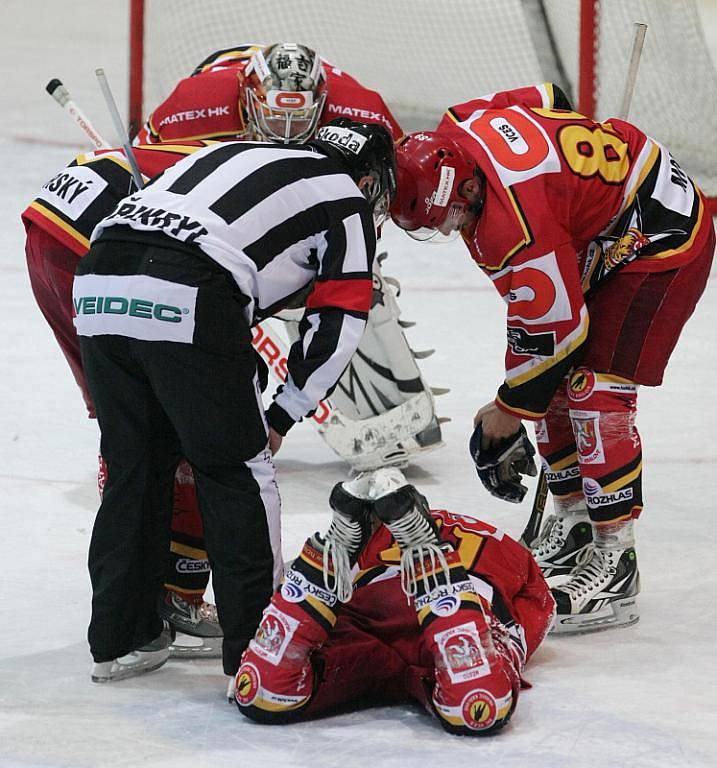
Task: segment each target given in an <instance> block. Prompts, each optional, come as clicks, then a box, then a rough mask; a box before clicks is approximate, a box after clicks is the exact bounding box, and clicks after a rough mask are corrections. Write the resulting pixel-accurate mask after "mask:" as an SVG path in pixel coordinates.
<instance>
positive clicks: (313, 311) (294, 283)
mask: <svg viewBox="0 0 717 768" xmlns="http://www.w3.org/2000/svg"><path fill="white" fill-rule="evenodd" d="M158 236H164V237H165V238H168V239H170V240H172V241H174V242H175V243H176V246H177V247H178V248H180V249H182V250H187V249H189V250H191V251H195V250H196V249H199V250H200V251H201V252H202V253H203V254H204V255H205V257H206V256H208V257H209V258H211V259H213V260H214V261H215V262H217V264H219V265H221V266H222V267H223V268H224V269H226V270H227V271H229V272H230V273H231V274H232V275H233V277H234V279H235V281H236V283H237V285H238V286H239V289H240V291H241V292H242V294H243V295H244V296H245V297H246V298H247V299H248V304H247V307H246V312H247V318H248V320H249V322H250V323H251V324H254V323H255V322H257V321H258V320H261V319H262V318H264V317H267V316H269V315H271V314H274V313H275V312H276V311H278V310H280V309H281V308H282V307H283V306H285V305H286V303H287V302H288V301H289V300H290V298H291V297H292V296H293V295H294V294H296V293H297V292H298V291H300V290H301V289H303V288H305V287H306V286H307V285H308V284H309V283H310V282H311V281H312V280H314V279H315V283H314V287H313V290H312V292H311V294H310V295H309V298H308V300H307V302H306V307H307V309H306V315H305V317H304V320H303V321H302V323H301V325H300V332H301V338H300V339H299V340H298V341H297V342H296V343H295V344H294V345H293V347H292V349H291V352H290V355H289V360H288V371H289V375H288V377H287V380H286V383H285V385H284V387H283V389H282V390H280V391H279V393H277V396H276V398H275V402H274V403H273V404H272V406H271V407H270V409H269V413H268V416H269V422H270V424H271V425H272V426H273V427H274V428H275V429H277V430H278V431H279V432H281V433H285V432H286V430H287V429H288V428H289V427H290V426H291V424H292V423H293V422H295V421H298V420H299V419H301V418H302V417H304V416H306V415H307V414H308V413H311V412H312V411H313V410H314V409H315V408H316V406H317V405H318V403H319V402H320V401H321V400H322V399H323V398H324V397H326V396H327V394H329V393H330V391H331V390H332V389H333V387H334V386H335V384H336V381H337V380H338V378H339V377H340V375H341V373H342V372H343V370H344V368H345V367H346V365H347V364H348V362H349V360H350V358H351V356H352V355H353V353H354V351H355V349H356V347H357V345H358V343H359V340H360V338H361V335H362V333H363V329H364V326H365V323H366V317H367V315H368V310H369V308H370V303H371V269H372V263H373V257H374V253H375V249H376V232H375V228H374V224H373V218H372V215H371V211H370V209H369V206H368V203H367V202H366V200H365V199H364V197H363V195H362V194H361V191H360V190H359V189H358V187H357V185H356V184H355V182H354V181H353V180H352V179H351V177H350V176H349V175H348V174H347V173H346V171H345V170H344V168H343V166H341V165H340V163H339V162H338V161H336V160H334V159H331V158H329V157H327V156H325V155H323V154H321V153H320V152H318V151H315V150H313V149H311V148H310V147H288V146H284V145H274V144H266V143H263V144H259V143H250V142H231V143H223V144H218V145H213V146H210V147H207V148H206V149H202V150H199V151H198V152H195V153H194V154H193V155H192V156H191V157H188V158H186V159H184V160H182V161H180V162H178V163H177V164H176V165H174V166H172V167H171V168H168V169H167V170H166V171H164V173H162V174H161V175H160V176H158V177H156V178H155V179H153V180H152V182H151V183H150V184H148V185H147V187H145V188H144V189H143V190H141V191H140V192H138V193H136V194H133V195H131V196H129V197H127V198H125V199H124V200H122V201H121V202H120V203H119V204H118V205H117V207H116V208H115V210H114V211H113V212H112V213H111V214H110V215H109V216H107V217H106V218H105V219H103V220H102V221H100V222H99V224H98V225H97V227H96V228H95V230H94V232H93V234H92V242H93V243H94V242H97V241H99V240H113V239H122V240H131V241H137V242H143V241H153V242H156V238H157V237H158ZM165 242H166V241H165Z"/></svg>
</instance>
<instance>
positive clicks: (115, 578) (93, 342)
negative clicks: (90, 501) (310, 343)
mask: <svg viewBox="0 0 717 768" xmlns="http://www.w3.org/2000/svg"><path fill="white" fill-rule="evenodd" d="M135 273H137V274H147V275H152V276H153V277H159V278H160V279H162V280H170V281H174V282H177V283H181V284H187V285H193V286H197V287H198V293H197V304H196V326H195V332H194V341H193V343H178V342H173V341H146V340H140V339H137V338H130V337H128V336H123V335H114V334H103V335H94V336H81V337H80V343H81V351H82V362H83V366H84V370H85V374H86V376H87V381H88V384H89V388H90V392H91V394H92V398H93V400H94V402H95V406H96V410H97V419H98V422H99V426H100V430H101V453H102V456H103V457H104V459H105V461H106V464H107V481H106V484H105V487H104V493H103V499H102V503H101V506H100V508H99V512H98V514H97V518H96V521H95V525H94V529H93V532H92V540H91V543H90V551H89V570H90V578H91V582H92V591H93V595H92V618H91V621H90V626H89V632H88V638H89V642H90V649H91V651H92V655H93V658H94V659H95V661H97V662H101V661H108V660H110V659H114V658H116V657H118V656H122V655H124V654H126V653H128V652H130V651H132V650H134V649H137V648H139V647H141V646H142V645H144V644H145V643H147V642H149V641H150V640H152V639H153V638H155V637H156V636H157V635H158V634H159V633H160V632H161V629H162V623H161V621H160V619H159V617H158V614H157V599H158V595H159V593H160V590H161V586H162V583H163V580H164V576H165V573H166V568H167V560H168V553H169V536H170V519H171V509H172V487H173V477H174V472H175V469H176V467H177V464H178V462H179V459H180V457H181V456H184V457H186V459H187V460H188V461H189V463H190V464H191V466H192V468H193V470H194V475H195V478H196V485H197V495H198V500H199V506H200V510H201V513H202V519H203V524H204V531H205V537H206V546H207V552H208V556H209V561H210V565H211V568H212V578H213V585H214V594H215V598H216V603H217V609H218V612H219V619H220V622H221V625H222V628H223V630H224V671H225V673H226V674H234V673H235V672H236V670H237V668H238V666H239V660H240V657H241V654H242V652H243V650H244V648H245V647H246V645H247V644H248V642H249V640H250V639H251V638H252V637H253V635H254V632H255V631H256V628H257V626H258V624H259V621H260V618H261V612H262V610H263V608H264V607H265V606H266V604H267V603H268V602H269V599H270V597H271V594H272V590H273V584H274V577H275V558H277V559H278V560H279V562H280V557H281V556H280V542H279V533H278V514H279V497H278V491H277V488H276V483H275V480H274V465H273V461H272V457H271V454H270V453H269V451H268V448H267V430H266V424H265V420H264V414H263V407H262V405H261V395H260V391H259V385H258V381H257V375H256V365H255V362H254V354H253V351H252V347H251V333H250V330H249V327H248V325H247V322H246V319H245V317H244V313H243V307H244V305H245V301H244V300H243V297H241V294H239V292H238V290H237V289H236V286H235V285H234V284H233V282H232V281H231V279H230V277H229V276H228V274H227V273H225V272H224V271H223V270H222V269H221V268H219V267H217V266H216V265H214V264H213V263H207V262H205V261H203V260H200V259H198V258H197V257H196V256H194V255H192V254H187V253H179V252H174V251H171V250H168V249H164V248H157V247H154V246H149V247H148V246H145V245H142V244H137V243H119V242H109V243H104V244H98V245H97V246H94V247H93V248H92V250H91V251H90V254H89V255H88V256H87V257H86V258H85V259H83V261H82V262H81V264H80V267H79V268H78V272H77V274H78V276H79V275H80V274H93V275H97V274H100V275H102V274H104V275H107V274H112V275H116V274H135Z"/></svg>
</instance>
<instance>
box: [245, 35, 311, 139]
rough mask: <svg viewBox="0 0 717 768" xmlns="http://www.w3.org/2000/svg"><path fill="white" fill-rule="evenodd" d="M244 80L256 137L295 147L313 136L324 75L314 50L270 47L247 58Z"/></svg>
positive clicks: (279, 45) (287, 45) (288, 45)
mask: <svg viewBox="0 0 717 768" xmlns="http://www.w3.org/2000/svg"><path fill="white" fill-rule="evenodd" d="M244 78H245V83H244V85H245V87H244V98H245V101H246V103H245V105H244V106H245V108H246V113H247V122H248V124H249V129H250V130H251V132H252V134H253V136H254V137H255V138H257V139H260V140H263V141H274V142H280V143H283V144H295V143H301V142H304V141H306V140H307V139H309V138H310V137H311V136H312V134H313V133H314V131H315V130H316V126H317V124H318V122H319V118H320V117H321V112H322V110H323V108H324V102H325V101H326V75H325V73H324V69H323V67H322V66H321V59H320V58H319V56H318V54H317V53H316V52H315V51H313V50H312V49H311V48H308V47H307V46H305V45H298V44H297V43H277V44H275V45H270V46H269V47H268V48H264V49H263V50H260V51H257V52H256V53H255V54H254V55H253V56H252V57H251V60H250V62H249V64H248V65H247V68H246V70H245V72H244Z"/></svg>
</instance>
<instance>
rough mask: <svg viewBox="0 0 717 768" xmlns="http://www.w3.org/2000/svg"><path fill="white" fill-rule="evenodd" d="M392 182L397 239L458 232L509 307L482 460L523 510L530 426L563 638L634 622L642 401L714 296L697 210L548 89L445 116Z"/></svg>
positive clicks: (647, 154) (705, 220)
mask: <svg viewBox="0 0 717 768" xmlns="http://www.w3.org/2000/svg"><path fill="white" fill-rule="evenodd" d="M561 105H562V107H563V108H562V109H561V108H557V107H560V106H561ZM398 172H399V195H398V199H397V201H396V203H395V206H394V211H393V214H394V221H395V222H396V223H397V224H398V225H399V226H400V227H402V228H403V229H406V230H409V232H414V233H420V230H421V228H425V229H426V230H427V231H428V232H429V233H430V232H436V231H441V232H443V233H444V234H447V233H450V232H451V231H455V230H459V231H460V234H461V235H462V237H463V240H464V241H465V243H466V245H467V247H468V249H469V251H470V254H471V256H472V257H473V259H474V260H475V262H476V263H477V264H478V266H479V267H481V269H482V270H483V271H484V272H485V273H486V274H487V275H488V276H489V277H490V279H491V280H492V281H493V283H494V285H495V287H496V288H497V290H498V292H499V293H500V295H501V296H502V297H503V298H504V300H505V301H506V304H507V308H508V310H507V337H508V338H507V341H508V345H507V350H506V355H505V367H506V376H505V381H504V383H503V384H502V385H501V386H500V387H499V388H498V392H497V395H496V396H495V399H494V400H493V401H491V402H490V403H488V404H487V405H485V406H483V407H482V408H481V409H480V410H479V411H478V413H477V414H476V419H475V422H476V435H475V436H474V444H475V446H476V451H475V454H477V455H474V458H475V459H476V464H477V466H478V469H479V475H480V476H481V479H482V480H483V482H484V484H486V486H487V487H488V488H489V490H491V492H492V493H494V494H495V495H497V496H500V497H502V498H507V499H508V500H511V501H520V500H521V499H522V497H523V495H524V493H525V488H524V487H521V485H520V477H519V476H520V472H521V471H522V472H526V471H528V470H529V468H530V464H531V462H530V460H529V453H530V448H528V446H527V442H526V441H527V438H526V437H525V431H524V428H523V427H522V424H521V422H522V420H529V421H533V422H535V424H536V438H537V442H538V446H539V449H540V454H541V456H542V461H543V466H544V468H545V470H546V474H547V479H548V482H549V486H550V489H551V491H552V493H553V496H554V500H555V515H554V516H551V517H550V518H549V519H548V521H547V523H546V525H545V527H544V528H543V531H542V532H541V535H540V536H539V538H538V540H537V541H536V542H535V543H534V550H533V551H534V554H535V555H536V558H537V560H538V563H539V564H540V565H541V567H542V568H543V569H544V572H545V573H546V575H550V576H554V575H561V576H563V577H564V578H566V579H567V580H566V581H565V583H563V584H562V585H559V586H556V587H555V588H554V589H553V594H554V596H555V598H556V601H557V623H556V631H559V632H571V631H588V630H592V629H600V628H603V627H609V626H619V625H625V624H630V623H632V622H634V621H637V619H638V617H639V613H638V610H637V607H636V600H635V596H636V595H637V593H638V592H639V575H638V569H637V560H636V555H635V547H634V532H633V526H634V521H635V519H636V518H637V517H638V515H639V514H640V511H641V509H642V505H643V500H642V450H641V445H640V436H639V434H638V432H637V429H636V426H635V414H636V409H637V391H638V387H639V386H640V385H645V386H658V385H659V384H660V383H661V382H662V377H663V373H664V370H665V367H666V365H667V362H668V360H669V357H670V355H671V353H672V350H673V348H674V346H675V344H676V342H677V339H678V337H679V335H680V332H681V330H682V327H683V326H684V324H685V322H686V321H687V319H688V318H689V317H690V315H691V314H692V312H693V310H694V308H695V305H696V303H697V301H698V299H699V297H700V295H701V294H702V292H703V290H704V287H705V283H706V280H707V277H708V274H709V270H710V265H711V262H712V257H713V252H714V246H715V234H714V229H713V225H712V221H711V218H710V216H709V214H708V212H707V209H706V206H705V199H704V197H703V195H702V193H701V192H700V190H699V189H698V188H697V186H696V185H695V184H694V183H693V182H692V180H691V179H690V178H689V177H688V176H687V175H686V174H685V172H684V171H683V170H682V168H681V167H680V165H679V163H678V161H677V160H676V159H675V158H673V157H672V155H671V154H670V153H669V151H668V150H667V149H666V148H665V147H663V146H662V145H660V144H659V143H658V142H656V141H654V140H653V139H651V138H650V137H648V136H646V135H645V134H644V133H643V132H642V131H640V130H639V129H638V128H636V127H635V126H634V125H631V124H630V123H627V122H625V121H623V120H618V119H611V120H608V121H606V122H604V123H597V122H595V121H593V120H591V119H588V118H587V117H585V116H583V115H580V114H577V113H576V112H573V111H571V110H570V109H569V108H568V105H567V103H566V102H565V101H564V100H563V99H562V97H561V95H560V94H559V92H558V91H557V90H556V89H555V88H554V87H552V86H550V85H545V86H540V87H534V88H533V87H531V88H523V89H518V90H514V91H507V92H504V93H499V94H494V95H492V96H489V97H485V98H482V99H476V100H473V101H470V102H467V103H465V104H461V105H458V106H455V107H451V108H450V109H449V110H448V111H447V112H446V114H445V116H444V117H443V119H442V121H441V123H440V125H439V126H438V129H437V130H436V131H434V132H424V133H417V134H411V135H409V136H407V137H406V139H405V140H404V142H403V143H402V145H401V146H400V148H399V151H398Z"/></svg>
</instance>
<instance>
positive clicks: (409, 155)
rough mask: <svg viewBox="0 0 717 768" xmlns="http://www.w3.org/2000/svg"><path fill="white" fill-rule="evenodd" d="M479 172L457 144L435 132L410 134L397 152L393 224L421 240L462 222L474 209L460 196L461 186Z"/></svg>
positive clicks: (471, 159)
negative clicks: (450, 224) (454, 223)
mask: <svg viewBox="0 0 717 768" xmlns="http://www.w3.org/2000/svg"><path fill="white" fill-rule="evenodd" d="M476 170H477V164H476V162H475V160H474V159H473V158H472V157H471V156H470V154H469V153H468V152H467V151H466V150H465V149H463V147H461V145H460V144H459V143H458V142H457V141H454V140H453V139H451V138H448V137H446V136H442V135H440V134H439V133H435V132H431V131H422V132H419V133H409V134H408V135H407V136H406V137H405V138H404V139H403V141H402V142H401V143H400V145H399V146H398V148H397V149H396V171H397V183H398V192H397V194H396V199H395V200H394V202H393V205H392V206H391V217H392V218H393V221H394V222H395V223H396V224H397V225H398V226H399V227H401V229H405V230H408V231H409V234H412V235H413V236H418V238H419V239H423V238H424V237H430V236H431V235H433V234H435V233H436V230H438V229H445V225H446V224H449V223H450V221H456V222H457V221H459V219H460V217H461V215H462V213H463V212H464V211H466V210H467V209H468V208H470V206H471V203H470V202H469V201H468V200H467V199H465V198H463V197H461V195H460V188H461V184H462V183H463V182H465V181H467V180H469V179H472V178H473V177H474V175H475V173H476Z"/></svg>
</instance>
